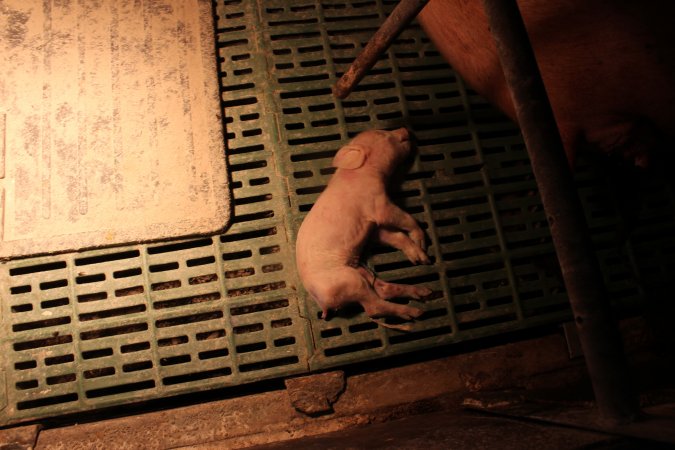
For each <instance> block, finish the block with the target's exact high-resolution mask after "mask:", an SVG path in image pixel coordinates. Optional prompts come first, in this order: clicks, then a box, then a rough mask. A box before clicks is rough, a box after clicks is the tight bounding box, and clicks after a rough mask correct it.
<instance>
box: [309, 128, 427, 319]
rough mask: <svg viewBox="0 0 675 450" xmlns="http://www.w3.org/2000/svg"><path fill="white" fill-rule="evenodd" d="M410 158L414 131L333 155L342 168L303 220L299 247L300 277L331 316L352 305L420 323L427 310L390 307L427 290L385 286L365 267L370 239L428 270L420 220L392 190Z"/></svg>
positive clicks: (360, 142) (372, 136) (364, 137)
mask: <svg viewBox="0 0 675 450" xmlns="http://www.w3.org/2000/svg"><path fill="white" fill-rule="evenodd" d="M409 152H410V140H409V134H408V131H407V130H406V129H405V128H400V129H398V130H395V131H381V130H371V131H365V132H363V133H361V134H359V135H358V136H356V137H355V138H354V139H353V140H352V141H351V142H350V143H349V144H348V145H346V146H345V147H343V148H341V149H340V151H338V153H337V154H336V155H335V159H334V160H333V166H334V167H336V168H337V170H336V172H335V174H334V175H333V176H332V178H331V180H330V182H329V183H328V186H327V187H326V189H325V190H324V191H323V193H322V194H321V195H320V196H319V198H318V200H317V201H316V203H315V204H314V206H313V207H312V209H311V211H310V212H309V213H308V214H307V217H305V220H304V221H303V222H302V226H301V227H300V231H299V232H298V239H297V242H296V262H297V265H298V273H299V274H300V279H301V280H302V283H303V284H304V286H305V288H306V289H307V291H308V292H309V294H310V295H311V296H312V297H313V298H314V300H315V301H316V302H317V303H318V304H319V306H320V307H321V310H322V312H323V315H322V317H323V318H326V314H327V313H328V311H329V310H331V311H334V310H337V309H339V308H342V307H343V306H345V305H347V304H350V303H360V304H361V306H362V307H363V309H364V310H365V312H366V314H368V316H369V317H372V318H377V317H386V316H398V317H400V318H402V319H405V320H411V319H413V318H415V317H419V316H420V315H421V314H422V312H423V311H422V310H421V309H419V308H414V307H411V306H407V305H399V304H396V303H391V302H387V301H386V300H385V299H389V298H394V297H411V298H415V299H420V298H422V297H424V296H426V295H429V294H430V293H431V290H429V289H428V288H425V287H419V286H408V285H403V284H394V283H387V282H385V281H382V280H379V279H377V278H375V276H374V274H372V273H370V272H368V271H367V270H366V269H365V268H363V267H361V266H359V261H360V257H361V252H362V251H363V247H364V245H365V244H366V241H367V240H368V238H369V237H371V236H374V237H375V238H376V239H377V240H378V241H380V242H382V243H385V244H387V245H391V246H393V247H395V248H397V249H399V250H402V251H403V252H404V253H405V255H406V256H407V257H408V259H410V261H411V262H413V263H415V264H429V263H430V261H429V257H428V256H427V254H426V252H425V243H424V232H423V231H422V229H421V228H420V227H419V225H418V224H417V222H416V221H415V219H413V217H412V216H411V215H410V214H408V213H406V212H405V211H403V210H401V209H400V208H399V207H397V206H396V205H394V204H393V203H392V202H391V200H389V198H388V197H387V194H386V184H387V181H388V179H389V177H390V176H391V174H392V172H393V171H394V169H395V168H396V166H397V165H398V164H399V163H400V162H402V161H403V160H404V159H405V157H406V156H407V155H408V154H409Z"/></svg>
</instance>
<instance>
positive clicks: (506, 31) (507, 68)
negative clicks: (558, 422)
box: [483, 0, 639, 423]
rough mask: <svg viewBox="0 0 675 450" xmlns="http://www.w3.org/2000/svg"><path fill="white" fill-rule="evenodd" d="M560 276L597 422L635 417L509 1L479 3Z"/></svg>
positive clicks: (601, 292)
mask: <svg viewBox="0 0 675 450" xmlns="http://www.w3.org/2000/svg"><path fill="white" fill-rule="evenodd" d="M483 4H484V5H485V12H486V14H487V17H488V22H489V25H490V28H491V30H492V34H493V37H494V39H495V42H496V44H497V51H498V53H499V59H500V61H501V64H502V68H503V70H504V76H505V78H506V81H507V84H508V87H509V90H510V91H511V96H512V99H513V103H514V106H515V110H516V116H517V118H518V122H519V124H520V128H521V130H522V133H523V137H524V139H525V144H526V146H527V151H528V154H529V156H530V160H531V162H532V170H533V172H534V175H535V178H536V180H537V185H538V187H539V192H540V194H541V198H542V203H543V205H544V210H545V212H546V218H547V220H548V223H549V227H550V229H551V235H552V237H553V243H554V245H555V249H556V253H557V256H558V261H559V262H560V267H561V269H562V273H563V278H564V280H565V286H566V288H567V292H568V295H569V299H570V303H571V306H572V311H573V313H574V318H575V322H576V324H577V327H578V329H579V337H580V340H581V345H582V349H583V351H584V355H585V358H586V365H587V367H588V372H589V375H590V378H591V382H592V384H593V391H594V393H595V399H596V404H597V406H598V409H599V412H600V420H601V421H605V422H609V423H627V422H631V421H633V420H635V419H636V418H637V416H638V415H639V409H638V403H637V397H636V396H635V395H634V393H633V391H632V388H631V383H630V380H629V375H628V365H627V362H626V358H625V355H624V353H623V346H622V342H621V336H620V334H619V331H618V327H617V324H616V322H615V321H614V320H613V318H612V311H611V305H610V302H609V298H608V295H607V291H606V289H605V286H604V282H603V277H602V273H601V271H600V266H599V264H598V261H597V258H596V256H595V253H594V251H593V242H592V241H591V238H590V234H589V231H588V227H587V225H586V220H585V218H584V212H583V209H582V206H581V202H580V201H579V197H578V195H577V192H576V188H575V186H574V182H573V179H572V174H571V171H570V169H569V165H568V162H567V158H566V156H565V152H564V149H563V144H562V141H561V139H560V134H559V132H558V128H557V126H556V122H555V119H554V116H553V111H552V109H551V105H550V103H549V100H548V97H547V95H546V91H545V89H544V83H543V81H542V79H541V74H540V73H539V69H538V67H537V63H536V60H535V57H534V52H533V50H532V46H531V45H530V41H529V39H528V36H527V31H526V29H525V24H524V23H523V19H522V17H521V15H520V11H519V10H518V5H517V4H516V0H483Z"/></svg>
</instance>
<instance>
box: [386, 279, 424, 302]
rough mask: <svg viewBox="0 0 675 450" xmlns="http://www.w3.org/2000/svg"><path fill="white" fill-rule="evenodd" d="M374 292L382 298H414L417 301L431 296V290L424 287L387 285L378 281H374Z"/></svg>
mask: <svg viewBox="0 0 675 450" xmlns="http://www.w3.org/2000/svg"><path fill="white" fill-rule="evenodd" d="M374 287H375V292H377V295H378V296H380V297H382V298H384V299H389V298H414V299H416V300H419V299H421V298H423V297H426V296H427V295H429V294H431V289H429V288H427V287H424V286H411V285H409V284H398V283H388V282H386V281H382V280H380V279H376V280H375V286H374Z"/></svg>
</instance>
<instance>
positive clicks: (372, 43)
mask: <svg viewBox="0 0 675 450" xmlns="http://www.w3.org/2000/svg"><path fill="white" fill-rule="evenodd" d="M428 2H429V0H401V1H400V2H399V4H398V5H396V8H394V10H393V11H392V12H391V14H390V15H389V17H387V19H386V20H385V21H384V23H383V24H382V26H380V28H378V30H377V31H376V32H375V34H374V35H373V37H372V38H370V40H369V41H368V43H367V44H366V47H365V48H364V49H363V51H362V52H361V53H359V55H358V56H357V57H356V60H354V62H353V63H352V65H351V66H349V69H347V71H346V72H345V73H344V75H342V77H340V79H339V80H338V82H337V83H336V84H335V86H333V95H335V96H336V97H337V98H347V96H348V95H349V94H350V93H351V92H352V89H354V88H355V87H356V85H357V84H359V81H361V79H362V78H363V77H364V76H365V75H366V72H368V71H369V70H370V69H371V68H372V67H373V66H374V65H375V63H376V62H377V59H378V58H379V57H380V55H381V54H383V53H384V52H385V51H386V50H387V48H389V45H390V44H391V43H392V42H393V40H394V39H396V36H398V35H399V34H401V31H403V29H404V28H405V27H407V26H408V24H409V23H410V22H412V21H413V19H415V17H417V14H418V13H419V12H420V11H422V8H424V6H425V5H426V4H427V3H428Z"/></svg>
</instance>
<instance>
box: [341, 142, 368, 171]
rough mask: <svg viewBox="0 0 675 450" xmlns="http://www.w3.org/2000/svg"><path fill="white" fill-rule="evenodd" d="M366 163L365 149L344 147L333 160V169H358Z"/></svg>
mask: <svg viewBox="0 0 675 450" xmlns="http://www.w3.org/2000/svg"><path fill="white" fill-rule="evenodd" d="M365 162H366V152H365V150H364V148H363V147H357V146H355V145H347V146H345V147H342V148H341V149H340V150H339V151H338V152H337V153H336V154H335V158H333V167H337V168H338V169H352V170H353V169H358V168H359V167H361V166H362V165H363V163H365Z"/></svg>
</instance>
